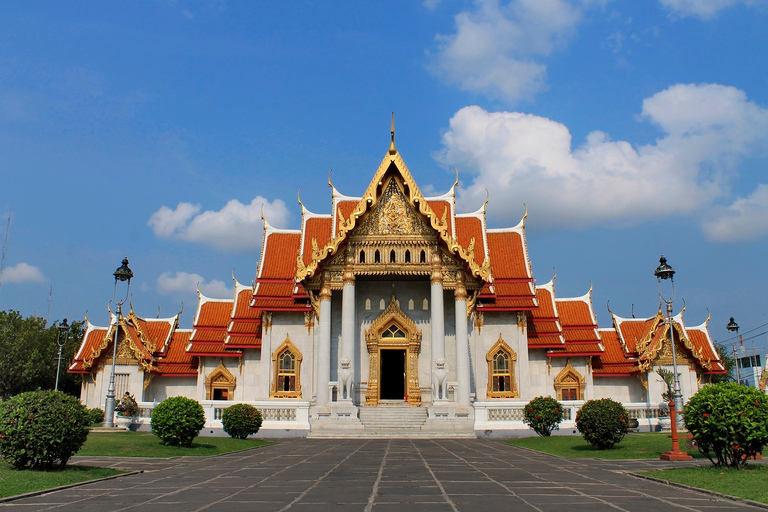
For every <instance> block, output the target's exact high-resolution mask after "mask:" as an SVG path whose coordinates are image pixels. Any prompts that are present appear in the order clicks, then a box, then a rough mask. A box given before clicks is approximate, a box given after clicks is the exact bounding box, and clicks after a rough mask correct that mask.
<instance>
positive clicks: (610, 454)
mask: <svg viewBox="0 0 768 512" xmlns="http://www.w3.org/2000/svg"><path fill="white" fill-rule="evenodd" d="M507 442H508V443H509V444H511V445H512V446H522V447H524V448H530V449H532V450H537V451H540V452H544V453H550V454H552V455H557V456H559V457H566V458H586V457H590V458H595V459H658V458H659V455H660V454H661V453H663V452H666V451H668V450H671V449H672V440H671V439H670V438H669V434H666V433H658V434H654V433H648V434H630V435H627V436H625V437H624V439H622V440H621V442H620V443H619V444H617V445H615V446H614V447H613V448H612V449H610V450H598V449H597V448H594V447H593V446H592V445H590V444H589V443H587V442H586V441H585V440H584V438H583V437H581V436H575V435H574V436H551V437H539V436H536V437H524V438H522V439H512V440H510V441H507ZM680 448H681V449H682V450H683V451H687V452H688V453H689V454H691V455H692V456H693V457H694V458H705V457H704V456H703V455H702V454H701V453H699V451H698V450H697V449H695V448H694V449H692V450H686V449H685V446H684V442H683V441H681V442H680Z"/></svg>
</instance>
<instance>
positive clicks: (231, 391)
mask: <svg viewBox="0 0 768 512" xmlns="http://www.w3.org/2000/svg"><path fill="white" fill-rule="evenodd" d="M235 382H236V381H235V377H234V375H232V372H230V371H229V370H227V367H226V366H224V363H223V362H221V363H219V366H217V367H216V369H214V370H213V371H212V372H211V373H210V374H208V376H207V377H206V378H205V397H206V399H207V400H234V399H235Z"/></svg>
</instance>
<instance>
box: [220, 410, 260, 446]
mask: <svg viewBox="0 0 768 512" xmlns="http://www.w3.org/2000/svg"><path fill="white" fill-rule="evenodd" d="M221 423H222V425H223V426H224V432H226V433H227V434H229V435H230V436H232V437H235V438H237V439H245V438H247V437H248V436H249V435H251V434H255V433H256V432H258V431H259V429H260V428H261V412H260V411H259V410H258V409H257V408H255V407H254V406H252V405H248V404H236V405H233V406H231V407H227V408H226V409H224V412H223V413H222V414H221Z"/></svg>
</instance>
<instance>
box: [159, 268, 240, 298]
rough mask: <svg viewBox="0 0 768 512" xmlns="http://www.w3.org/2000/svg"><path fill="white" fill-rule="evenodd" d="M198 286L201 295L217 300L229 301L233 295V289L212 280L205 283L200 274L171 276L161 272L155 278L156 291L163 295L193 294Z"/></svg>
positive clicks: (179, 273) (221, 282) (181, 273)
mask: <svg viewBox="0 0 768 512" xmlns="http://www.w3.org/2000/svg"><path fill="white" fill-rule="evenodd" d="M198 286H199V287H200V291H201V292H203V295H205V296H207V297H213V298H217V299H229V298H231V297H232V296H233V294H234V293H235V291H234V287H232V288H228V287H227V285H225V284H224V282H223V281H219V280H218V279H212V280H211V281H208V282H206V281H205V279H204V278H203V276H201V275H200V274H189V273H187V272H176V273H175V274H173V275H171V273H170V272H163V273H162V274H160V276H159V277H158V278H157V291H158V292H159V293H161V294H163V295H174V294H182V295H190V294H194V293H197V288H198Z"/></svg>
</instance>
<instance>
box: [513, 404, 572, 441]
mask: <svg viewBox="0 0 768 512" xmlns="http://www.w3.org/2000/svg"><path fill="white" fill-rule="evenodd" d="M561 421H563V406H562V405H560V402H558V401H557V400H555V399H554V398H552V397H551V396H537V397H536V398H534V399H533V400H531V401H530V402H528V403H527V404H526V405H525V409H524V410H523V423H525V424H526V425H529V426H530V427H531V428H532V429H533V430H534V432H536V433H537V434H539V435H540V436H549V435H551V434H552V431H553V430H558V429H559V428H560V422H561Z"/></svg>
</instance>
